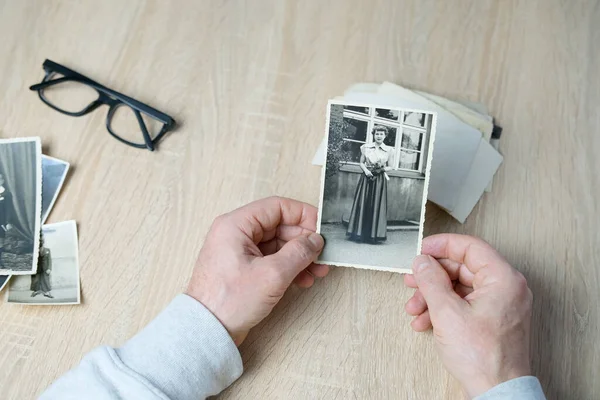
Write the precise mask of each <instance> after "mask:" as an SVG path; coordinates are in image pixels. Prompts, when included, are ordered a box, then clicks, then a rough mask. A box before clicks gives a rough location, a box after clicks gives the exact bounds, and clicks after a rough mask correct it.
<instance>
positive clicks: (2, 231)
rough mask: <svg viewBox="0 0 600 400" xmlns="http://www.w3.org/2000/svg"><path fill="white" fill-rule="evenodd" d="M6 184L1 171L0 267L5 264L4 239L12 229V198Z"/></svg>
mask: <svg viewBox="0 0 600 400" xmlns="http://www.w3.org/2000/svg"><path fill="white" fill-rule="evenodd" d="M4 185H5V182H4V175H2V174H1V173H0V267H2V266H3V264H2V253H3V252H4V239H5V238H6V232H8V230H9V229H10V224H9V222H10V221H9V215H10V213H9V208H10V206H11V200H12V199H11V195H10V192H9V191H8V189H7V188H6V186H4Z"/></svg>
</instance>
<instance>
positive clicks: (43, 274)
mask: <svg viewBox="0 0 600 400" xmlns="http://www.w3.org/2000/svg"><path fill="white" fill-rule="evenodd" d="M40 236H41V235H40ZM51 272H52V254H51V252H50V249H48V248H46V247H44V238H43V236H41V237H40V255H39V258H38V265H37V272H36V274H35V275H33V276H32V277H31V287H30V288H29V289H30V290H31V291H32V292H33V293H31V297H35V296H37V295H38V294H44V296H46V297H48V298H49V299H53V298H54V296H52V294H51V293H50V290H52V286H51V284H50V273H51Z"/></svg>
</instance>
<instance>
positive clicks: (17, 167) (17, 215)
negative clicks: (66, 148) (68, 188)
mask: <svg viewBox="0 0 600 400" xmlns="http://www.w3.org/2000/svg"><path fill="white" fill-rule="evenodd" d="M36 164H37V163H36V144H35V142H22V143H20V142H19V143H10V144H4V145H2V146H0V173H1V174H2V175H3V176H4V185H5V187H6V188H7V189H8V190H9V191H10V193H11V194H12V203H13V204H12V210H9V213H10V214H11V215H10V216H9V221H10V224H11V225H12V226H13V227H14V228H15V229H16V231H17V233H18V234H19V235H20V236H22V238H23V239H24V240H27V241H28V242H29V241H31V242H33V241H34V240H35V235H36V233H35V222H36V221H35V204H36V194H37V193H36V180H37V176H36V173H37V171H36Z"/></svg>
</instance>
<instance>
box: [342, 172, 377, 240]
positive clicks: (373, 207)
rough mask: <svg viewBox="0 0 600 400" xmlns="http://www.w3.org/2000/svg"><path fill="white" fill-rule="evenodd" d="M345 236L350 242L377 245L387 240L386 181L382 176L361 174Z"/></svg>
mask: <svg viewBox="0 0 600 400" xmlns="http://www.w3.org/2000/svg"><path fill="white" fill-rule="evenodd" d="M346 235H347V236H348V238H349V239H350V240H354V241H359V242H366V243H377V242H381V241H384V240H386V239H387V179H385V176H384V174H378V175H375V176H374V177H373V178H368V177H367V176H366V175H365V174H362V175H361V177H360V180H359V181H358V185H357V187H356V193H355V195H354V203H353V204H352V212H351V213H350V221H349V223H348V230H347V231H346Z"/></svg>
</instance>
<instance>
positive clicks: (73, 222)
mask: <svg viewBox="0 0 600 400" xmlns="http://www.w3.org/2000/svg"><path fill="white" fill-rule="evenodd" d="M62 225H71V226H72V229H73V234H74V236H75V238H74V239H75V264H76V265H77V301H71V302H68V303H63V302H52V301H47V302H45V303H22V302H18V301H9V299H8V298H9V295H10V286H9V287H8V288H7V290H6V295H5V302H6V303H8V304H16V305H21V306H74V305H78V304H81V267H80V265H79V235H78V233H77V222H76V221H74V220H70V221H63V222H56V223H53V224H47V225H44V228H56V227H57V226H62ZM42 229H43V228H42ZM7 282H8V280H7Z"/></svg>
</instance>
